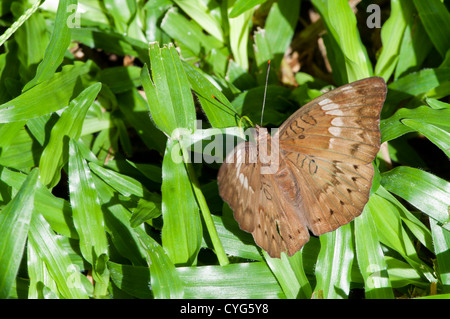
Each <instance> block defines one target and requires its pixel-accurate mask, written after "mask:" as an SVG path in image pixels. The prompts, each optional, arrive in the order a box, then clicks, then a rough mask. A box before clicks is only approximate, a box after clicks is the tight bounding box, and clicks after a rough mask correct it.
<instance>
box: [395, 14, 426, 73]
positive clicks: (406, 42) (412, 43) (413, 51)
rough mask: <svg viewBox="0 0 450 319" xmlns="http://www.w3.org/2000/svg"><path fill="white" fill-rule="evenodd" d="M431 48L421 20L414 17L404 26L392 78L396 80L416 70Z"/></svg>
mask: <svg viewBox="0 0 450 319" xmlns="http://www.w3.org/2000/svg"><path fill="white" fill-rule="evenodd" d="M432 48H433V44H432V43H431V41H430V38H429V37H428V35H427V33H426V31H425V29H424V27H423V23H422V21H421V20H420V19H419V18H418V17H415V18H414V19H413V21H412V22H411V23H409V24H408V25H407V26H406V29H405V33H404V37H403V40H402V44H401V47H400V55H399V58H398V63H397V67H396V69H395V75H394V79H395V80H397V79H399V78H400V77H402V76H404V75H405V74H406V73H410V72H415V71H418V70H419V69H420V67H421V66H422V64H423V62H424V60H425V58H426V57H427V55H428V54H429V53H430V51H431V49H432Z"/></svg>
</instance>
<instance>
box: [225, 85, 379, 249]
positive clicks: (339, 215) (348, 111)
mask: <svg viewBox="0 0 450 319" xmlns="http://www.w3.org/2000/svg"><path fill="white" fill-rule="evenodd" d="M385 96H386V84H385V82H384V80H383V79H382V78H377V77H373V78H368V79H364V80H360V81H356V82H353V83H350V84H347V85H344V86H342V87H340V88H337V89H335V90H333V91H330V92H327V93H325V94H323V95H322V96H320V97H318V98H316V99H314V100H313V101H311V102H309V103H308V104H306V105H305V106H303V107H302V108H300V109H299V110H298V111H297V112H295V113H294V114H293V115H292V116H291V117H289V118H288V119H287V120H286V122H284V123H283V124H282V125H281V127H280V129H279V131H278V132H277V133H276V134H275V136H274V137H273V138H272V139H273V140H277V141H279V148H280V151H279V168H278V171H276V172H275V173H274V174H266V175H264V174H261V166H262V164H261V162H260V161H259V158H258V157H257V158H256V159H255V158H253V160H254V161H256V163H253V164H251V163H250V164H247V163H243V164H236V163H231V161H232V160H231V159H232V158H233V157H234V158H236V154H239V150H240V151H243V150H245V151H249V150H257V146H256V144H258V143H259V142H260V140H259V139H260V137H259V138H258V139H257V141H256V144H254V143H253V144H251V143H248V142H246V143H243V144H240V145H238V146H237V147H236V149H235V152H234V155H231V156H230V155H229V156H228V157H227V160H226V162H225V163H224V164H223V165H222V166H221V169H220V171H219V176H218V182H219V191H220V195H221V196H222V198H223V199H224V200H225V201H227V202H228V203H229V205H230V207H231V208H232V209H233V211H234V216H235V219H236V220H237V221H238V223H239V225H240V227H241V228H242V229H243V230H246V231H249V232H252V234H253V237H254V239H255V242H256V243H257V244H258V245H259V246H261V247H262V248H263V249H265V250H266V251H267V252H268V253H269V255H270V256H272V257H280V254H281V252H286V253H287V254H288V255H292V254H294V253H295V252H296V251H298V250H299V249H300V248H301V247H302V246H303V245H304V244H305V243H306V242H307V241H308V239H309V235H308V231H307V228H309V229H310V230H311V231H312V232H313V233H314V234H315V235H320V234H323V233H326V232H329V231H332V230H335V229H337V228H338V227H340V226H342V225H344V224H347V223H348V222H350V221H351V220H353V219H354V218H355V217H357V216H359V215H360V214H361V212H362V210H363V208H364V206H365V204H366V203H367V201H368V199H369V193H370V188H371V185H372V179H373V174H374V170H373V166H372V163H371V162H372V161H373V159H374V158H375V156H376V154H377V153H378V151H379V148H380V130H379V121H380V112H381V108H382V106H383V103H384V100H385ZM254 153H255V152H254ZM256 154H257V152H256ZM250 188H251V189H252V191H251V190H250Z"/></svg>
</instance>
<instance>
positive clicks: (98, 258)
mask: <svg viewBox="0 0 450 319" xmlns="http://www.w3.org/2000/svg"><path fill="white" fill-rule="evenodd" d="M69 191H70V203H71V205H72V211H73V221H74V224H75V228H76V230H77V232H78V235H79V238H80V250H81V253H82V254H83V257H84V258H85V259H86V260H87V261H88V262H89V263H90V264H91V265H92V276H93V279H94V281H95V291H94V295H95V296H103V295H105V294H106V293H107V288H108V282H109V274H108V270H107V269H106V268H105V267H106V261H105V258H108V242H107V239H106V233H105V227H104V220H103V213H102V210H101V207H100V201H99V199H98V194H97V191H96V189H95V184H94V181H93V179H92V176H91V171H90V170H89V167H88V165H87V163H86V161H85V160H84V159H83V158H82V156H81V153H80V151H79V149H78V146H77V144H76V142H75V141H73V140H71V141H70V143H69Z"/></svg>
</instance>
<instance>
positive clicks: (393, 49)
mask: <svg viewBox="0 0 450 319" xmlns="http://www.w3.org/2000/svg"><path fill="white" fill-rule="evenodd" d="M413 10H414V5H413V4H412V3H411V1H406V0H391V14H390V16H389V19H387V21H386V22H385V23H384V24H383V27H382V28H381V41H382V43H383V48H382V49H381V53H380V56H379V57H378V61H377V64H376V66H375V75H376V76H381V77H383V78H384V80H385V81H388V80H389V78H390V76H391V75H392V73H393V72H394V69H395V66H396V65H397V62H398V59H399V53H400V47H401V43H402V39H403V37H404V31H405V28H406V26H407V25H408V24H409V23H410V20H411V17H412V12H413Z"/></svg>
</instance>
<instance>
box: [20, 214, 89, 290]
mask: <svg viewBox="0 0 450 319" xmlns="http://www.w3.org/2000/svg"><path fill="white" fill-rule="evenodd" d="M29 244H30V245H31V246H32V247H33V251H34V252H35V254H37V255H38V256H39V258H40V259H41V260H42V261H43V262H44V263H45V266H46V267H45V268H46V269H47V271H48V273H49V274H50V275H51V277H52V279H53V280H54V282H55V284H56V287H57V289H58V291H59V292H60V293H61V296H62V297H63V298H66V299H87V298H88V295H87V293H86V291H85V290H84V286H83V285H82V283H81V276H82V274H81V272H80V269H79V268H78V267H77V266H76V265H74V264H73V263H72V261H71V260H70V258H69V255H68V254H67V252H66V251H65V250H64V248H63V247H62V246H61V244H60V243H59V241H58V237H57V235H55V233H54V232H53V231H52V230H51V228H50V225H49V224H48V223H47V222H46V220H45V219H44V217H43V216H42V215H41V214H35V215H34V216H33V219H32V221H31V225H30V234H29Z"/></svg>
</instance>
